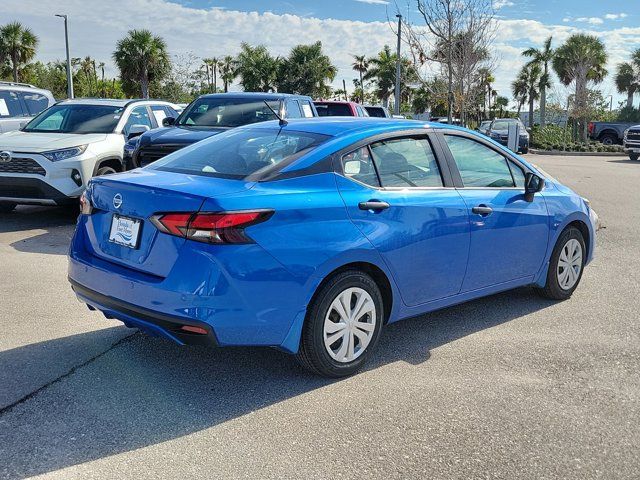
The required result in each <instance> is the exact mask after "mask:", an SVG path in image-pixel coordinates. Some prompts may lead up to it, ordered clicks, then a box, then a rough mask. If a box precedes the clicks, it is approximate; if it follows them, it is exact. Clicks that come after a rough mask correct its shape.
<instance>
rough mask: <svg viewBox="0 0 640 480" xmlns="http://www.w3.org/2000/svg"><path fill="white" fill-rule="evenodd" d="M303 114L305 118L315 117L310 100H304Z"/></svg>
mask: <svg viewBox="0 0 640 480" xmlns="http://www.w3.org/2000/svg"><path fill="white" fill-rule="evenodd" d="M302 114H303V116H304V117H305V118H311V117H313V108H311V102H310V101H309V100H302Z"/></svg>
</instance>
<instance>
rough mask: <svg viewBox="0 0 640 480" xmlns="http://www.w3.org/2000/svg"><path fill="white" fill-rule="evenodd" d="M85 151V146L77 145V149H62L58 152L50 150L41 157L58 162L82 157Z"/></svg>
mask: <svg viewBox="0 0 640 480" xmlns="http://www.w3.org/2000/svg"><path fill="white" fill-rule="evenodd" d="M86 149H87V146H86V145H78V146H77V147H71V148H62V149H60V150H51V151H49V152H43V153H42V156H43V157H46V158H48V159H49V160H51V161H52V162H59V161H60V160H66V159H67V158H71V157H77V156H78V155H82V154H83V153H84V151H85V150H86Z"/></svg>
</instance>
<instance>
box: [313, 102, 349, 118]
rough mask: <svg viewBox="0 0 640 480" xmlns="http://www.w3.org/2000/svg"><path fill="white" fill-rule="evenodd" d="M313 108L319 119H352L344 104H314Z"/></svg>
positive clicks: (347, 106)
mask: <svg viewBox="0 0 640 480" xmlns="http://www.w3.org/2000/svg"><path fill="white" fill-rule="evenodd" d="M315 106H316V110H317V111H318V115H319V116H321V117H353V114H352V113H351V109H350V108H349V105H347V104H346V103H316V104H315Z"/></svg>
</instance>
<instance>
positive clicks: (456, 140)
mask: <svg viewBox="0 0 640 480" xmlns="http://www.w3.org/2000/svg"><path fill="white" fill-rule="evenodd" d="M444 138H445V140H446V142H447V145H448V146H449V150H450V151H451V155H453V159H454V160H455V162H456V165H457V166H458V170H459V171H460V176H461V177H462V183H463V185H464V186H465V187H480V188H486V187H493V188H509V187H514V186H515V183H514V181H513V178H512V176H511V170H510V169H509V165H508V163H507V159H506V158H505V157H504V156H502V155H500V154H499V153H498V152H496V151H495V150H493V149H491V148H489V147H486V146H485V145H482V144H481V143H479V142H476V141H475V140H471V139H470V138H465V137H458V136H454V135H445V136H444Z"/></svg>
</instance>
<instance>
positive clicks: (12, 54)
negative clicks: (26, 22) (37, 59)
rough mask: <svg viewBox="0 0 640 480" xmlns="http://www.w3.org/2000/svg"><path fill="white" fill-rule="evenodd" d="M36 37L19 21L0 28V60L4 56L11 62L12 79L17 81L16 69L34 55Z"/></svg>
mask: <svg viewBox="0 0 640 480" xmlns="http://www.w3.org/2000/svg"><path fill="white" fill-rule="evenodd" d="M37 47H38V37H36V35H35V34H34V33H33V32H32V31H31V30H30V29H28V28H26V27H23V26H22V24H21V23H20V22H13V23H8V24H7V25H5V26H3V27H2V28H0V60H1V59H3V58H6V59H7V60H8V61H9V62H10V63H11V69H12V71H13V81H14V82H17V81H18V80H19V79H18V71H19V69H20V67H21V66H23V65H24V64H26V63H28V62H29V61H30V60H31V59H32V58H33V57H34V56H35V55H36V48H37Z"/></svg>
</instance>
